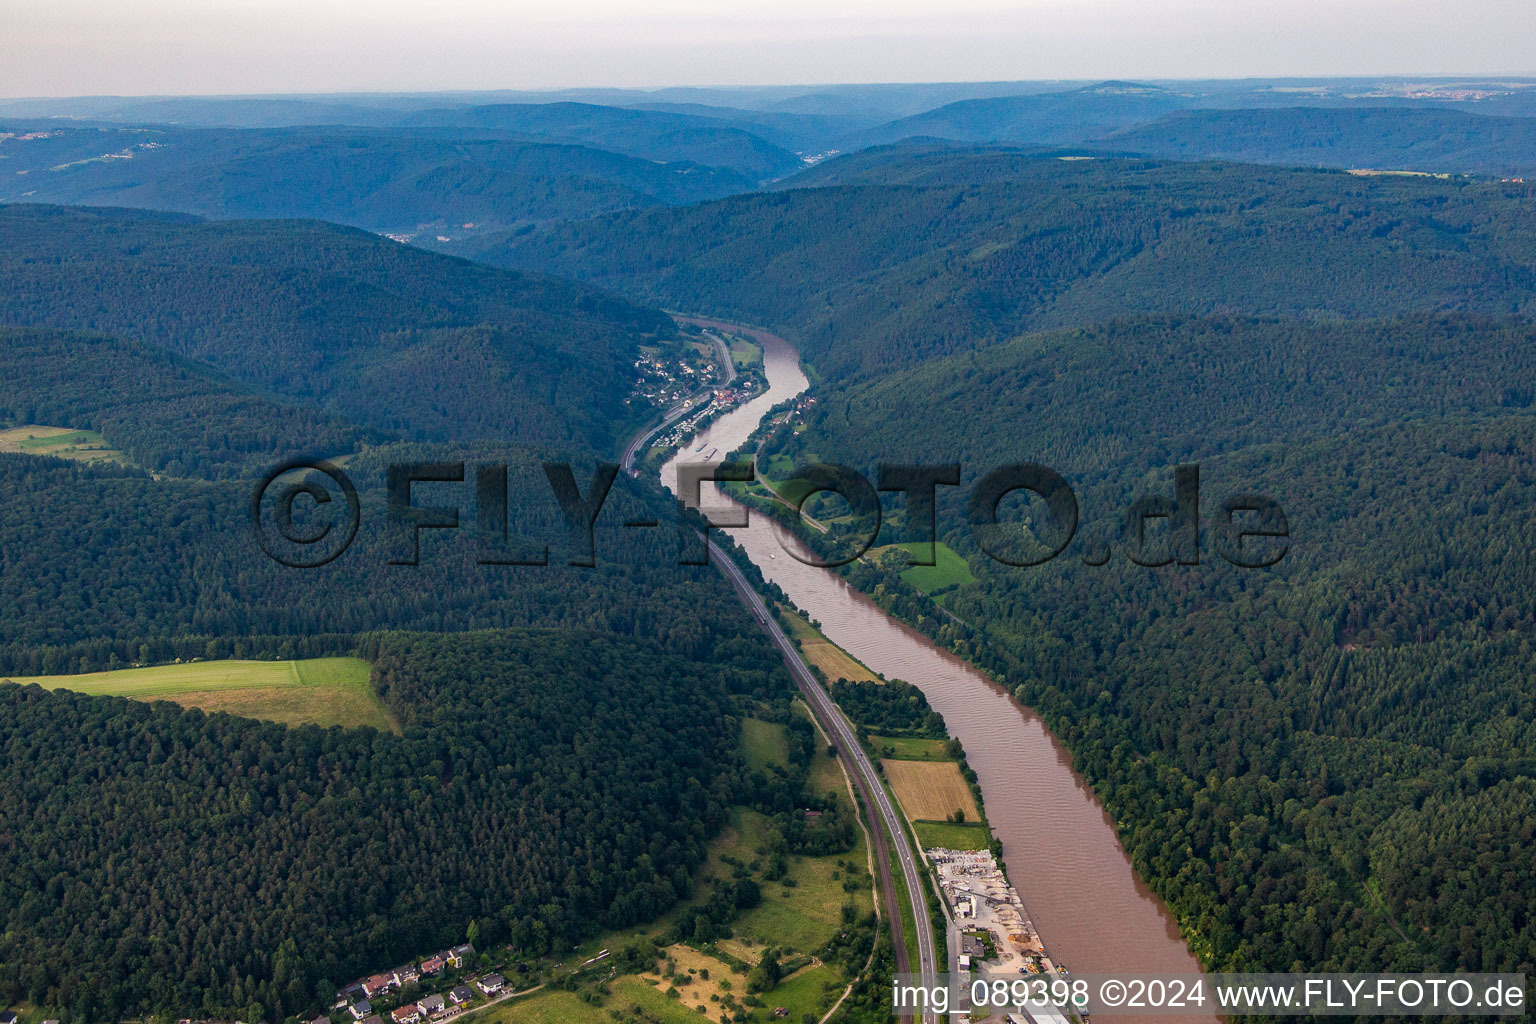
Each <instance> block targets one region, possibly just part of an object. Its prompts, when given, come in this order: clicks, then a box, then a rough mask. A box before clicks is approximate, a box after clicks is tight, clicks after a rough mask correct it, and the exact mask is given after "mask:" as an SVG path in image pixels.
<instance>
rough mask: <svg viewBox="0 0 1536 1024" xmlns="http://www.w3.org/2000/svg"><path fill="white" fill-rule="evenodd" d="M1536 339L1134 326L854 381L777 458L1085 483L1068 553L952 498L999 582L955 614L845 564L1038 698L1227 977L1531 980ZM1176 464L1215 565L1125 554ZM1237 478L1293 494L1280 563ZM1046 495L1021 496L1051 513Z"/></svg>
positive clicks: (1389, 330)
mask: <svg viewBox="0 0 1536 1024" xmlns="http://www.w3.org/2000/svg"><path fill="white" fill-rule="evenodd" d="M1533 336H1536V324H1533V323H1532V322H1531V321H1529V320H1525V319H1507V320H1487V319H1481V318H1468V317H1411V318H1400V319H1394V320H1388V321H1376V322H1359V323H1343V322H1328V323H1307V322H1298V321H1274V320H1251V319H1240V318H1220V319H1215V320H1211V319H1197V318H1166V317H1157V318H1147V319H1131V320H1120V321H1112V322H1108V323H1104V324H1098V325H1093V326H1090V327H1085V328H1081V329H1074V330H1063V331H1056V332H1048V333H1044V334H1040V335H1030V336H1027V337H1024V338H1021V339H1019V340H1017V341H1014V342H1011V343H1008V344H1006V345H1002V346H996V347H993V348H990V349H988V350H985V351H982V352H979V353H971V354H965V355H957V356H952V357H949V358H948V359H945V360H939V361H934V362H930V363H928V364H926V365H924V366H921V367H918V368H915V369H912V370H908V371H903V372H900V373H895V374H891V375H887V376H885V377H883V378H881V379H877V380H874V381H869V382H853V383H849V384H847V385H842V386H837V387H832V388H830V389H828V390H827V391H826V392H825V393H824V394H823V396H822V398H821V400H820V401H819V402H818V403H817V405H816V406H815V408H814V410H813V411H812V413H811V414H810V417H809V422H808V425H807V428H806V429H805V430H804V431H803V432H799V433H793V432H785V433H783V434H782V435H780V436H778V437H777V439H776V440H775V441H774V442H772V443H771V445H770V451H771V452H774V453H778V452H783V453H785V454H788V455H791V456H792V457H794V458H796V459H797V460H798V459H811V458H813V457H814V458H819V459H825V460H830V461H841V462H847V463H849V464H851V465H855V466H860V467H864V466H868V465H869V464H870V463H872V462H874V461H877V460H879V461H896V462H901V461H909V460H910V461H917V462H929V463H938V462H951V461H958V462H960V463H962V465H963V466H964V467H965V469H966V483H967V484H969V483H970V482H971V481H973V480H974V479H975V478H976V476H977V475H978V474H979V473H981V472H984V471H986V470H988V469H991V468H993V467H995V466H997V465H1000V464H1003V463H1007V462H1015V461H1037V462H1041V463H1044V464H1047V465H1050V466H1052V467H1053V468H1056V469H1058V470H1059V471H1060V472H1062V473H1063V474H1065V475H1066V476H1067V478H1068V479H1069V481H1070V482H1071V483H1072V484H1073V486H1074V488H1075V490H1076V491H1077V497H1078V501H1079V502H1080V504H1081V508H1082V516H1083V520H1082V525H1080V527H1079V530H1078V534H1077V538H1076V539H1075V540H1074V542H1073V543H1072V545H1071V546H1069V547H1068V548H1067V550H1066V551H1065V552H1064V553H1063V554H1062V556H1060V557H1058V558H1057V559H1055V560H1054V561H1051V562H1049V563H1048V564H1046V565H1043V566H1037V567H1034V568H1027V569H1025V568H1012V567H1009V566H1006V565H1003V564H1000V563H998V562H995V561H993V560H992V559H990V558H988V557H987V556H986V555H985V554H984V553H983V552H982V551H981V550H980V548H979V547H978V543H977V539H976V538H975V537H974V536H973V534H972V532H971V530H970V529H969V528H968V527H967V526H966V525H965V522H964V515H965V511H964V491H965V488H953V489H951V488H941V489H940V503H939V514H940V525H939V530H940V536H941V538H942V539H943V540H944V541H946V542H947V543H949V544H950V545H951V546H952V547H953V548H955V549H956V550H957V551H959V552H961V553H962V554H963V555H965V556H966V557H967V559H968V561H969V563H970V566H971V569H972V571H973V573H974V574H975V575H976V577H977V581H976V582H974V583H968V584H961V585H960V586H959V587H957V588H955V589H953V590H950V591H949V592H948V593H946V595H945V601H944V610H943V611H942V612H941V611H940V610H939V609H937V608H936V607H935V606H934V604H933V603H932V602H930V601H929V600H927V599H926V598H924V597H923V596H922V595H920V594H919V593H918V592H917V591H916V590H914V589H913V588H912V587H910V586H908V585H907V584H906V583H904V582H903V581H902V580H901V579H900V577H899V576H898V575H897V574H896V573H894V572H888V571H885V570H883V569H881V568H880V567H879V566H878V565H876V564H873V563H870V564H863V563H861V564H858V565H856V566H855V567H853V568H852V569H851V570H850V571H849V577H850V579H851V580H852V581H854V582H855V583H856V584H858V585H859V586H861V587H862V588H864V589H866V590H867V591H869V592H870V593H872V594H874V595H875V596H876V599H877V600H878V601H880V602H881V603H882V604H883V605H884V606H886V607H887V608H889V609H890V610H892V611H894V612H896V613H897V614H899V615H902V616H903V617H905V618H907V619H908V620H909V621H911V622H913V623H914V624H916V625H917V626H918V627H919V628H921V629H923V630H924V631H925V632H927V633H929V634H930V635H932V636H934V637H935V638H936V639H938V640H940V641H941V642H944V643H946V644H949V645H951V646H952V647H953V648H954V649H956V650H957V651H959V652H960V653H962V654H965V655H967V656H969V657H971V658H972V659H973V660H975V661H977V662H978V663H979V664H981V665H982V666H984V667H986V668H987V669H988V670H989V671H991V672H992V673H993V674H994V675H996V676H997V677H998V678H999V679H1000V680H1002V681H1003V682H1004V683H1005V684H1006V685H1008V686H1009V687H1010V688H1011V689H1013V690H1014V692H1015V693H1016V694H1017V696H1018V698H1019V699H1020V701H1022V702H1023V703H1024V704H1026V705H1028V706H1031V707H1035V708H1038V709H1040V710H1041V711H1042V713H1044V714H1045V715H1046V717H1047V719H1048V720H1049V721H1050V723H1051V726H1052V728H1053V729H1055V730H1056V731H1057V732H1058V733H1059V734H1060V735H1061V736H1062V738H1063V739H1064V740H1065V741H1066V742H1067V743H1068V745H1069V746H1070V747H1071V749H1072V751H1073V754H1074V758H1075V760H1076V763H1077V765H1078V766H1079V768H1080V769H1081V770H1082V771H1083V772H1084V773H1085V775H1086V776H1087V777H1088V778H1089V779H1090V780H1091V781H1092V782H1093V784H1094V785H1095V787H1096V789H1097V791H1098V792H1099V793H1100V794H1101V796H1102V797H1103V798H1104V800H1105V802H1106V805H1107V807H1108V808H1109V810H1110V811H1111V813H1112V814H1113V816H1114V817H1115V819H1116V821H1117V823H1118V825H1119V828H1120V833H1121V836H1122V839H1123V841H1124V843H1125V846H1126V848H1127V850H1128V852H1129V853H1130V854H1131V856H1132V857H1133V859H1134V860H1135V862H1136V864H1137V866H1138V869H1139V870H1140V871H1141V872H1142V873H1143V875H1144V876H1145V877H1146V878H1147V879H1148V881H1149V882H1150V883H1151V884H1152V885H1153V887H1154V888H1156V889H1157V890H1158V891H1159V892H1160V893H1161V894H1162V895H1163V896H1164V897H1165V898H1166V899H1167V900H1168V902H1169V904H1170V905H1171V906H1172V908H1173V909H1174V911H1175V912H1176V913H1177V914H1178V916H1179V918H1180V920H1181V923H1182V926H1183V928H1184V932H1185V935H1186V937H1187V938H1188V939H1189V940H1190V941H1191V943H1192V945H1193V946H1194V948H1195V949H1196V951H1197V952H1198V953H1200V954H1201V955H1202V956H1203V957H1204V958H1205V959H1206V962H1207V963H1208V964H1210V965H1211V966H1213V967H1216V968H1223V969H1232V970H1240V969H1268V970H1290V969H1302V968H1305V969H1308V970H1330V969H1336V970H1367V969H1402V970H1418V969H1423V968H1426V967H1429V968H1435V969H1452V968H1460V969H1468V970H1511V971H1530V970H1531V969H1532V966H1533V964H1536V931H1533V929H1532V927H1531V922H1532V921H1533V920H1536V877H1533V875H1532V872H1531V866H1530V858H1529V855H1528V851H1529V844H1530V842H1531V839H1532V832H1531V829H1532V822H1533V821H1536V803H1533V797H1536V732H1533V722H1536V702H1533V695H1532V692H1531V688H1530V668H1529V666H1530V664H1531V657H1532V654H1533V637H1536V607H1533V605H1532V603H1531V594H1532V593H1533V592H1536V579H1533V577H1532V569H1533V563H1532V561H1531V558H1530V555H1529V552H1530V550H1531V549H1532V543H1533V541H1536V537H1533V536H1532V528H1531V523H1530V516H1529V515H1528V514H1527V511H1528V509H1529V508H1530V507H1531V505H1532V503H1533V502H1536V469H1533V462H1532V460H1533V456H1536V417H1533V416H1532V415H1531V402H1532V396H1533V394H1536V390H1533V389H1536V364H1533V363H1532V362H1531V357H1530V350H1531V339H1532V337H1533ZM914 422H917V423H923V424H924V425H925V426H924V428H923V429H922V430H917V431H914V430H913V429H912V428H911V424H912V423H914ZM1179 463H1185V464H1198V465H1199V467H1200V488H1201V489H1200V510H1201V513H1202V520H1201V551H1200V554H1201V564H1199V565H1183V566H1181V565H1168V566H1165V567H1163V568H1159V569H1152V568H1145V567H1143V566H1140V565H1135V564H1131V563H1130V562H1129V561H1128V559H1127V558H1126V557H1125V554H1126V552H1127V551H1128V550H1130V549H1131V548H1130V545H1131V543H1132V542H1131V539H1130V536H1129V535H1128V534H1127V532H1126V527H1125V525H1124V522H1125V521H1124V512H1125V510H1126V509H1128V508H1130V507H1131V505H1132V503H1133V502H1135V501H1136V500H1137V499H1139V498H1141V497H1142V496H1144V495H1149V494H1151V495H1157V494H1161V495H1168V496H1170V497H1171V496H1172V494H1173V485H1172V479H1171V478H1172V469H1173V466H1174V465H1176V464H1179ZM1238 493H1258V494H1263V495H1268V496H1270V497H1272V498H1274V499H1275V500H1276V501H1277V502H1278V503H1279V504H1280V506H1281V507H1282V508H1283V509H1284V512H1285V515H1286V517H1287V520H1288V523H1289V537H1288V539H1287V543H1288V545H1289V550H1288V551H1287V553H1286V555H1285V557H1284V559H1283V560H1282V561H1280V562H1279V564H1277V565H1275V566H1274V567H1272V568H1268V569H1257V570H1244V569H1239V568H1236V567H1234V566H1232V565H1229V564H1228V563H1226V562H1225V561H1223V560H1222V559H1221V558H1220V557H1218V553H1217V550H1218V541H1219V537H1218V536H1217V527H1216V520H1217V517H1218V516H1219V515H1220V510H1221V508H1222V505H1221V503H1222V501H1223V500H1224V499H1225V498H1226V497H1227V496H1229V495H1233V494H1238ZM1036 504H1038V503H1036ZM891 510H892V512H893V513H894V515H893V521H892V523H891V527H892V533H893V536H892V537H890V538H885V539H898V538H899V537H901V536H902V535H903V534H902V533H901V531H902V530H910V525H909V524H905V523H904V522H903V517H902V516H901V514H900V511H901V510H900V503H899V501H893V502H892V509H891ZM1043 515H1044V509H1043V506H1039V507H1036V505H1031V504H1022V503H1015V504H1011V505H1009V506H1006V507H1005V508H1004V519H1005V520H1009V521H1014V522H1018V523H1020V524H1021V526H1020V527H1019V529H1032V530H1033V531H1034V532H1035V533H1036V534H1043V533H1044V531H1045V529H1046V527H1045V524H1044V523H1043V522H1042V520H1041V519H1040V518H1039V517H1041V516H1043ZM1021 516H1022V517H1023V518H1022V519H1021V518H1020V517H1021ZM834 532H836V530H834ZM1149 532H1150V533H1151V534H1152V537H1153V540H1152V541H1151V544H1152V547H1153V549H1154V552H1155V553H1161V552H1162V551H1164V550H1168V549H1167V548H1165V547H1163V546H1162V545H1163V543H1164V542H1163V541H1162V540H1159V539H1158V535H1159V533H1161V532H1162V531H1160V530H1159V529H1158V528H1155V527H1154V528H1153V529H1152V530H1151V531H1149ZM1095 543H1100V544H1105V545H1108V547H1109V549H1110V551H1111V558H1110V561H1109V563H1108V564H1107V565H1103V566H1095V565H1089V564H1085V562H1084V558H1085V556H1087V555H1088V554H1089V553H1090V551H1091V548H1092V546H1093V545H1094V544H1095ZM1145 553H1146V551H1145V550H1144V551H1143V554H1145ZM1399 930H1400V931H1401V934H1400V931H1399ZM1404 936H1406V937H1404Z"/></svg>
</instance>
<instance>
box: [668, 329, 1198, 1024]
mask: <svg viewBox="0 0 1536 1024" xmlns="http://www.w3.org/2000/svg"><path fill="white" fill-rule="evenodd" d="M757 340H758V341H759V342H760V343H762V344H763V347H764V352H763V356H764V371H765V373H766V375H767V378H768V383H769V388H768V391H767V392H766V393H765V394H764V395H762V396H759V397H758V398H756V399H754V400H753V401H751V402H749V403H747V404H746V405H743V406H742V407H741V408H739V409H736V410H733V411H732V412H730V413H728V414H726V415H724V416H722V417H721V418H720V419H718V420H716V421H715V422H714V423H713V424H711V425H710V426H709V427H708V428H707V429H706V431H705V432H704V434H703V435H702V436H700V437H699V438H697V439H695V440H694V441H693V443H691V444H687V445H685V446H684V447H683V450H682V451H681V452H680V453H679V454H678V455H676V456H674V457H673V459H672V460H671V461H669V462H668V463H667V464H666V465H665V466H664V467H663V468H662V481H663V483H665V484H666V485H667V486H668V487H673V488H674V489H675V481H676V468H675V467H676V464H677V463H678V462H679V461H689V462H695V461H702V460H703V454H702V453H699V452H696V451H695V449H696V448H698V446H699V444H700V442H706V443H705V447H704V449H703V451H704V452H709V451H710V450H711V449H713V448H715V447H719V449H720V455H721V456H723V455H724V454H725V453H727V452H730V451H732V450H733V449H735V448H738V447H740V446H741V445H742V444H743V443H744V442H745V441H746V438H747V436H748V435H749V434H751V433H752V431H753V429H754V428H756V426H757V425H758V422H759V421H760V420H761V419H762V417H763V415H764V414H765V413H766V412H767V411H768V410H769V409H770V408H771V407H773V406H774V405H777V404H778V403H780V402H782V401H784V400H786V399H788V398H791V397H793V396H794V395H796V394H798V393H800V392H801V391H803V390H805V388H806V386H807V381H806V377H805V374H804V373H803V372H802V371H801V369H800V363H799V358H798V356H797V355H796V353H795V351H794V349H793V348H791V347H790V346H789V344H788V343H787V342H784V341H783V340H782V339H779V338H777V337H774V336H773V335H770V334H764V333H758V335H757ZM702 504H703V506H704V508H705V509H706V510H708V509H711V508H724V507H726V505H727V501H726V499H724V498H722V497H721V496H720V495H719V492H718V491H717V490H716V489H715V488H714V487H713V486H712V485H710V484H707V483H706V484H705V485H704V487H703V501H702ZM779 534H780V531H779V529H778V528H777V527H776V526H774V525H773V524H772V521H771V520H769V519H768V518H767V517H766V516H761V515H755V514H754V515H752V516H750V525H749V526H748V527H747V528H745V529H733V530H729V531H727V535H728V536H730V537H731V538H732V539H733V540H735V541H736V543H737V544H739V545H741V546H742V548H743V549H745V551H746V552H747V554H748V555H749V556H750V557H751V559H752V561H753V562H754V563H755V564H756V565H757V566H758V568H759V569H760V570H762V573H763V575H764V576H765V577H767V578H768V579H770V580H772V581H773V582H774V583H776V584H778V585H779V586H780V587H781V588H782V589H783V590H784V592H785V593H787V594H788V595H790V597H791V598H792V599H793V600H794V602H795V604H796V605H798V606H799V607H800V608H801V609H802V610H804V611H805V612H806V614H808V615H809V616H810V617H811V618H813V619H816V620H817V621H818V622H819V623H820V625H821V629H822V631H823V632H824V633H825V634H826V635H827V637H828V639H830V640H832V641H833V642H834V643H836V644H837V645H838V646H840V647H842V648H843V649H845V650H846V651H848V653H849V654H852V655H853V656H854V657H855V658H858V659H859V660H860V661H862V662H863V663H864V664H866V665H868V666H869V667H870V668H871V669H873V670H874V671H876V672H879V673H882V674H884V675H885V676H886V677H887V678H896V679H905V680H907V681H908V682H910V683H913V684H915V685H916V686H918V687H920V688H921V689H922V691H923V693H924V694H925V695H927V697H928V701H929V703H930V704H932V706H933V707H934V709H935V710H936V711H938V712H939V713H940V714H941V715H943V716H944V721H945V724H946V725H947V726H948V728H949V731H950V733H951V734H952V735H954V736H956V737H958V738H959V739H960V742H961V743H962V744H964V746H965V752H966V758H967V760H968V761H969V762H970V764H971V767H972V768H974V769H975V771H976V774H977V776H978V778H979V781H980V783H981V790H982V797H983V799H984V801H985V804H986V813H987V818H988V820H989V821H990V822H991V824H992V829H993V831H994V833H995V834H996V835H997V837H998V839H1000V840H1001V841H1002V844H1003V857H1004V860H1005V861H1006V863H1007V867H1008V874H1009V878H1010V880H1011V881H1012V882H1013V884H1014V885H1015V886H1016V887H1017V889H1018V891H1019V893H1020V895H1021V896H1022V897H1023V899H1024V903H1025V905H1026V907H1027V908H1028V910H1029V914H1030V918H1031V919H1032V920H1033V922H1034V924H1035V927H1036V928H1037V929H1038V930H1039V932H1040V936H1041V938H1042V939H1044V941H1045V945H1046V948H1047V950H1048V951H1049V952H1050V954H1051V956H1052V958H1053V959H1054V960H1055V961H1056V962H1057V963H1058V964H1061V965H1064V966H1066V967H1067V968H1068V969H1069V970H1071V971H1073V972H1074V973H1083V972H1105V973H1109V972H1114V973H1124V974H1152V973H1158V974H1164V973H1183V974H1192V973H1194V972H1196V971H1198V970H1199V964H1198V963H1197V962H1196V960H1195V958H1194V957H1193V956H1192V955H1191V954H1190V952H1189V951H1188V949H1187V948H1186V947H1185V944H1184V940H1183V938H1182V937H1181V936H1180V934H1179V929H1178V925H1177V923H1176V922H1175V921H1174V919H1173V917H1172V915H1170V914H1169V913H1168V910H1167V908H1166V907H1165V906H1164V905H1163V903H1162V901H1161V900H1159V899H1158V898H1157V897H1156V896H1155V895H1154V894H1153V893H1152V892H1151V891H1150V890H1148V888H1147V886H1146V885H1145V883H1143V882H1142V880H1141V879H1140V878H1139V877H1138V876H1137V875H1136V872H1135V870H1134V869H1133V868H1132V866H1131V862H1130V858H1129V857H1128V856H1127V855H1126V853H1125V851H1124V850H1123V849H1121V847H1120V842H1119V839H1118V837H1117V836H1116V835H1115V829H1114V825H1113V824H1112V823H1111V821H1110V818H1109V815H1108V814H1106V813H1105V811H1104V809H1103V807H1101V806H1100V805H1099V802H1098V800H1097V799H1096V798H1095V797H1094V795H1093V793H1092V791H1091V790H1089V788H1088V786H1087V785H1086V784H1085V783H1084V782H1083V780H1082V777H1081V776H1079V775H1078V774H1077V772H1076V771H1074V770H1073V767H1072V758H1071V756H1070V755H1069V754H1068V753H1067V751H1066V749H1065V748H1064V747H1063V746H1062V745H1061V743H1060V741H1058V740H1057V739H1056V737H1055V736H1054V735H1052V734H1051V732H1050V731H1049V730H1048V729H1047V728H1046V727H1045V724H1044V722H1042V721H1041V719H1040V717H1039V716H1038V715H1036V714H1035V713H1033V712H1032V711H1029V710H1028V709H1026V708H1024V707H1022V706H1020V705H1019V704H1018V703H1017V702H1016V701H1015V700H1013V699H1012V698H1011V697H1010V696H1009V695H1008V693H1007V692H1006V691H1005V690H1004V689H1003V688H1002V687H1000V686H998V685H997V684H995V683H993V682H991V681H990V680H989V679H988V678H987V677H986V676H985V675H983V674H982V673H981V672H980V671H978V670H977V669H975V668H973V667H972V666H970V665H969V664H967V663H966V662H964V661H962V660H961V659H959V658H957V657H955V656H954V655H951V654H949V653H948V652H946V651H943V650H940V649H938V648H937V647H935V646H934V644H933V643H932V642H931V641H930V640H929V639H928V638H927V637H925V636H923V635H922V634H920V633H917V632H915V631H914V630H911V629H909V628H907V627H906V626H904V625H902V624H901V623H899V622H897V621H895V620H894V619H891V618H889V617H888V616H886V614H885V613H884V612H882V611H881V610H880V609H879V608H878V607H876V606H875V604H874V603H873V602H872V601H870V600H869V599H868V598H867V597H865V596H864V595H863V594H861V593H859V592H858V591H857V590H854V589H853V588H852V587H850V586H848V584H847V583H845V582H844V581H843V579H842V578H841V577H840V576H838V575H837V574H835V573H833V572H831V571H830V570H826V569H819V568H816V567H814V566H810V565H805V564H804V563H802V562H800V561H797V560H796V559H794V558H792V557H790V556H789V555H788V554H787V553H786V551H785V549H784V548H783V547H782V546H781V541H780V537H779ZM784 543H793V541H792V540H791V539H789V538H787V537H786V538H785V539H784ZM1113 1019H1115V1020H1129V1019H1131V1018H1129V1017H1116V1018H1113ZM1158 1019H1159V1020H1160V1021H1165V1022H1168V1024H1173V1022H1175V1021H1176V1020H1180V1019H1187V1020H1191V1021H1193V1020H1215V1019H1216V1018H1214V1017H1210V1018H1198V1017H1194V1018H1174V1017H1159V1018H1158Z"/></svg>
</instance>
